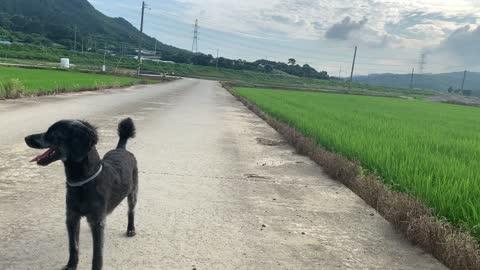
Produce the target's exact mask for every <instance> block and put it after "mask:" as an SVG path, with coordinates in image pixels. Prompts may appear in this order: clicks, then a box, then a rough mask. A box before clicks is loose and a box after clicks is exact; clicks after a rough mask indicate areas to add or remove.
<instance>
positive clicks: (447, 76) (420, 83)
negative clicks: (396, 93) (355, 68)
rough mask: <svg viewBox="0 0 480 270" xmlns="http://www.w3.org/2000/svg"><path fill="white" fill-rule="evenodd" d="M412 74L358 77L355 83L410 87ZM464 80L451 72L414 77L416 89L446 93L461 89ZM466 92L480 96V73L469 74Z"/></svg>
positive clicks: (466, 81)
mask: <svg viewBox="0 0 480 270" xmlns="http://www.w3.org/2000/svg"><path fill="white" fill-rule="evenodd" d="M410 80H411V75H410V74H390V73H385V74H370V75H369V76H356V77H354V82H361V83H368V84H373V85H383V86H390V87H409V86H410ZM462 80H463V72H451V73H440V74H416V75H414V77H413V83H414V87H415V88H423V89H433V90H437V91H442V92H446V91H447V90H448V88H450V87H451V88H452V89H454V90H456V89H460V88H461V85H462ZM464 89H465V90H472V91H473V94H474V95H477V96H478V95H480V73H479V72H467V75H466V79H465V84H464Z"/></svg>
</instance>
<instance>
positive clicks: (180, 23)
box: [89, 0, 480, 76]
mask: <svg viewBox="0 0 480 270" xmlns="http://www.w3.org/2000/svg"><path fill="white" fill-rule="evenodd" d="M89 2H90V3H91V4H93V6H94V7H96V8H97V9H98V10H100V11H101V12H103V13H104V14H106V15H108V16H111V17H123V18H125V19H127V20H128V21H129V22H131V23H132V24H133V25H134V26H136V27H137V28H138V26H139V24H140V9H141V2H142V1H141V0H89ZM146 2H147V4H148V7H149V9H147V10H146V11H145V24H144V31H145V32H146V33H147V34H148V35H150V36H153V37H155V38H157V39H158V40H159V41H161V42H163V43H165V44H169V45H173V46H176V47H179V48H183V49H187V50H191V49H192V39H193V25H194V21H195V19H198V24H199V40H198V50H199V51H201V52H203V53H207V54H212V55H213V56H216V54H217V49H218V52H219V55H220V56H222V57H227V58H232V59H245V60H249V61H253V60H256V59H268V60H275V61H282V62H287V60H288V59H289V58H294V59H296V60H297V63H298V64H301V65H303V64H309V65H311V66H313V67H315V68H317V69H319V70H326V71H327V72H328V73H329V74H331V75H334V76H339V75H340V76H347V75H349V74H350V70H351V65H352V59H353V54H354V47H355V46H357V48H358V51H357V59H356V65H355V74H356V75H365V74H372V73H410V72H412V68H414V69H415V72H416V73H421V72H423V73H441V72H450V71H461V70H465V69H467V70H469V71H480V0H455V1H450V0H390V1H383V0H382V1H378V0H149V1H146ZM422 63H423V64H422Z"/></svg>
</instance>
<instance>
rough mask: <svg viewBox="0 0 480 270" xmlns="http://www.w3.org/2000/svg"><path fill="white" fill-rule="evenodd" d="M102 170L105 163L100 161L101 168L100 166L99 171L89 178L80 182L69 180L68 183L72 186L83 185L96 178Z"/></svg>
mask: <svg viewBox="0 0 480 270" xmlns="http://www.w3.org/2000/svg"><path fill="white" fill-rule="evenodd" d="M102 170H103V165H102V164H101V163H100V168H98V171H97V172H96V173H95V174H94V175H92V176H90V177H89V178H87V179H85V180H82V181H79V182H69V181H68V180H67V185H68V186H70V187H81V186H83V185H85V184H87V183H89V182H90V181H93V180H95V178H97V176H98V175H100V173H101V172H102Z"/></svg>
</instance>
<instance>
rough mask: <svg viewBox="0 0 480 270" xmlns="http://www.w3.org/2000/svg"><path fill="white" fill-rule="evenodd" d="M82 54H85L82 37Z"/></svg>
mask: <svg viewBox="0 0 480 270" xmlns="http://www.w3.org/2000/svg"><path fill="white" fill-rule="evenodd" d="M82 54H83V38H82Z"/></svg>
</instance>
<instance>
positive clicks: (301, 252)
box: [0, 79, 444, 270]
mask: <svg viewBox="0 0 480 270" xmlns="http://www.w3.org/2000/svg"><path fill="white" fill-rule="evenodd" d="M127 115H129V116H132V117H133V118H134V120H135V121H136V124H137V129H138V136H137V138H136V139H134V140H133V141H131V143H130V144H129V145H128V148H129V149H130V150H132V151H133V152H134V153H135V154H136V155H137V158H138V160H139V167H140V172H141V173H140V186H141V188H140V195H139V196H140V197H139V208H138V211H137V213H138V214H137V220H138V225H137V236H136V237H135V238H133V239H127V238H126V237H124V233H125V230H126V225H127V218H126V207H125V203H123V204H122V205H121V206H120V207H119V208H117V209H116V211H115V212H114V213H113V214H112V215H111V216H110V217H109V218H108V220H107V233H106V247H105V250H106V252H105V269H193V268H195V269H199V270H201V269H444V267H443V266H442V265H441V264H440V263H439V262H437V261H436V260H435V259H433V258H432V257H431V256H429V255H427V254H425V253H423V252H422V251H421V250H419V249H418V248H415V247H413V246H412V245H410V244H409V243H408V242H407V241H405V240H403V238H402V236H401V235H399V234H397V233H395V232H394V230H393V229H392V227H391V226H390V225H389V224H388V223H387V222H386V221H385V220H384V219H383V218H382V217H380V216H379V215H378V214H377V213H376V212H375V211H374V210H373V209H372V208H370V207H369V206H367V205H366V204H365V203H364V202H363V201H362V200H361V199H359V198H358V197H357V196H356V195H354V194H353V193H352V192H351V191H349V190H348V189H347V188H345V187H344V186H342V185H341V184H339V183H337V182H335V181H332V180H330V179H329V178H328V177H326V176H325V175H324V174H323V172H322V169H321V168H320V167H318V166H317V165H315V164H314V163H313V162H312V161H310V160H309V159H307V158H305V157H302V156H299V155H296V154H295V153H294V151H293V149H292V148H291V147H289V146H287V145H286V144H284V143H283V141H282V139H281V138H280V137H279V135H278V134H277V133H276V132H275V131H274V130H273V129H272V128H270V127H269V126H268V125H266V124H265V123H264V122H263V121H261V120H260V119H259V118H257V117H256V116H255V115H253V114H252V113H251V112H249V111H248V110H247V109H246V108H244V107H243V105H241V104H240V103H239V102H237V101H236V100H235V99H234V98H233V97H232V96H231V95H230V94H229V93H227V92H226V91H225V90H223V89H222V88H220V86H219V84H218V83H215V82H208V81H200V80H187V79H184V80H181V81H176V82H172V83H168V84H163V85H152V86H137V87H133V88H129V89H121V90H118V91H113V90H107V91H99V92H95V93H81V94H70V95H63V96H56V97H41V98H35V99H23V100H17V101H8V102H0V124H1V126H2V129H0V138H1V140H2V144H1V145H0V160H2V164H1V165H0V205H1V207H0V213H1V215H0V216H1V221H0V269H60V266H62V265H63V264H64V263H65V262H66V259H67V237H66V230H65V225H64V212H65V210H64V193H65V187H64V185H65V184H64V180H63V171H62V170H63V169H62V166H61V164H54V165H51V166H50V167H48V168H40V167H37V166H35V165H32V164H29V163H28V160H29V159H30V158H31V157H32V156H34V155H35V154H36V153H37V151H35V150H31V149H27V148H26V147H25V145H24V143H23V137H24V136H25V135H27V134H29V133H33V132H37V131H42V130H44V129H45V128H46V127H48V125H50V124H51V123H52V122H53V121H55V120H58V119H62V118H80V119H88V120H89V121H91V122H92V123H94V124H96V125H97V126H98V127H99V129H100V133H101V141H100V144H99V149H100V152H101V153H104V152H105V151H106V150H108V149H110V148H111V147H113V146H114V145H115V143H116V141H117V137H116V132H115V127H116V125H117V122H118V121H119V119H121V118H122V117H124V116H127ZM80 237H81V240H80V250H81V258H80V267H79V269H89V267H90V259H91V239H90V234H89V230H88V227H87V225H86V222H84V221H82V228H81V236H80Z"/></svg>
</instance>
